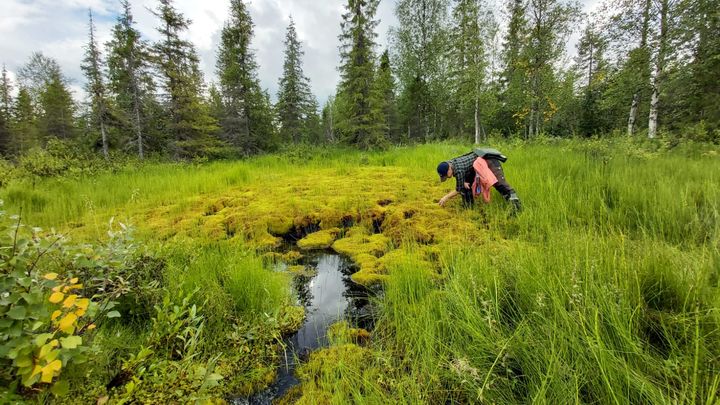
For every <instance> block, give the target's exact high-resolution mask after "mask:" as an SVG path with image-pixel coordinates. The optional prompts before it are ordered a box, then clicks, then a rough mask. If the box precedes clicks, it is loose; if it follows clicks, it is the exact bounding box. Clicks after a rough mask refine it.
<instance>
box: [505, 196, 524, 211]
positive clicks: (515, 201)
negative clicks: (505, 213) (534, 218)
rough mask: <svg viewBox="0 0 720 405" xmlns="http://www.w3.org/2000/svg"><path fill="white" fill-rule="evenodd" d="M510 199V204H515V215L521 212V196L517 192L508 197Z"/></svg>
mask: <svg viewBox="0 0 720 405" xmlns="http://www.w3.org/2000/svg"><path fill="white" fill-rule="evenodd" d="M508 201H509V202H510V204H512V205H513V215H517V214H519V213H520V211H522V203H521V202H520V198H519V197H518V196H517V194H515V193H512V194H510V197H508Z"/></svg>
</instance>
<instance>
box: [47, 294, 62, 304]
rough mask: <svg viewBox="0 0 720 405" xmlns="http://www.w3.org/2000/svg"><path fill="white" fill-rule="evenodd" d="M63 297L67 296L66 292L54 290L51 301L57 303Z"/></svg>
mask: <svg viewBox="0 0 720 405" xmlns="http://www.w3.org/2000/svg"><path fill="white" fill-rule="evenodd" d="M63 298H65V294H63V293H61V292H54V293H52V294H50V302H52V303H53V304H57V303H58V302H60V301H62V300H63Z"/></svg>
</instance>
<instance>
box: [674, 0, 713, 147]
mask: <svg viewBox="0 0 720 405" xmlns="http://www.w3.org/2000/svg"><path fill="white" fill-rule="evenodd" d="M686 3H687V4H685V5H684V6H685V13H684V14H685V18H684V20H685V24H684V27H683V30H684V31H685V32H686V37H687V42H689V43H691V44H692V45H691V49H692V62H691V63H690V65H689V69H690V75H689V76H690V77H689V79H688V81H687V85H686V86H683V87H685V88H688V89H690V92H689V94H688V97H687V107H686V110H687V112H686V113H685V114H684V115H685V116H686V117H687V118H686V119H687V120H688V121H689V122H691V123H693V122H699V121H704V122H706V123H707V124H708V128H709V129H710V130H715V131H719V130H720V2H719V1H718V0H697V1H689V2H686ZM717 141H720V139H717V140H716V142H717Z"/></svg>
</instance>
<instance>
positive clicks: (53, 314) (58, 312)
mask: <svg viewBox="0 0 720 405" xmlns="http://www.w3.org/2000/svg"><path fill="white" fill-rule="evenodd" d="M60 315H62V311H61V310H59V309H58V310H57V311H55V312H53V313H52V316H51V317H50V319H51V320H53V321H54V320H55V319H57V317H58V316H60Z"/></svg>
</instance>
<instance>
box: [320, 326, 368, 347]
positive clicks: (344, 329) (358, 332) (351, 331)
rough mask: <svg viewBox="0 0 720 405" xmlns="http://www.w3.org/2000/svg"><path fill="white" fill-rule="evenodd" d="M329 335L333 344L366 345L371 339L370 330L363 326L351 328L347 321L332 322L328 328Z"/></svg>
mask: <svg viewBox="0 0 720 405" xmlns="http://www.w3.org/2000/svg"><path fill="white" fill-rule="evenodd" d="M327 335H328V338H329V339H330V342H332V343H333V344H343V343H354V344H357V345H366V344H368V343H369V341H370V332H368V331H367V330H365V329H362V328H351V327H350V325H349V324H348V323H347V321H341V322H337V323H334V324H332V325H331V326H330V327H329V328H328V331H327Z"/></svg>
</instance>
